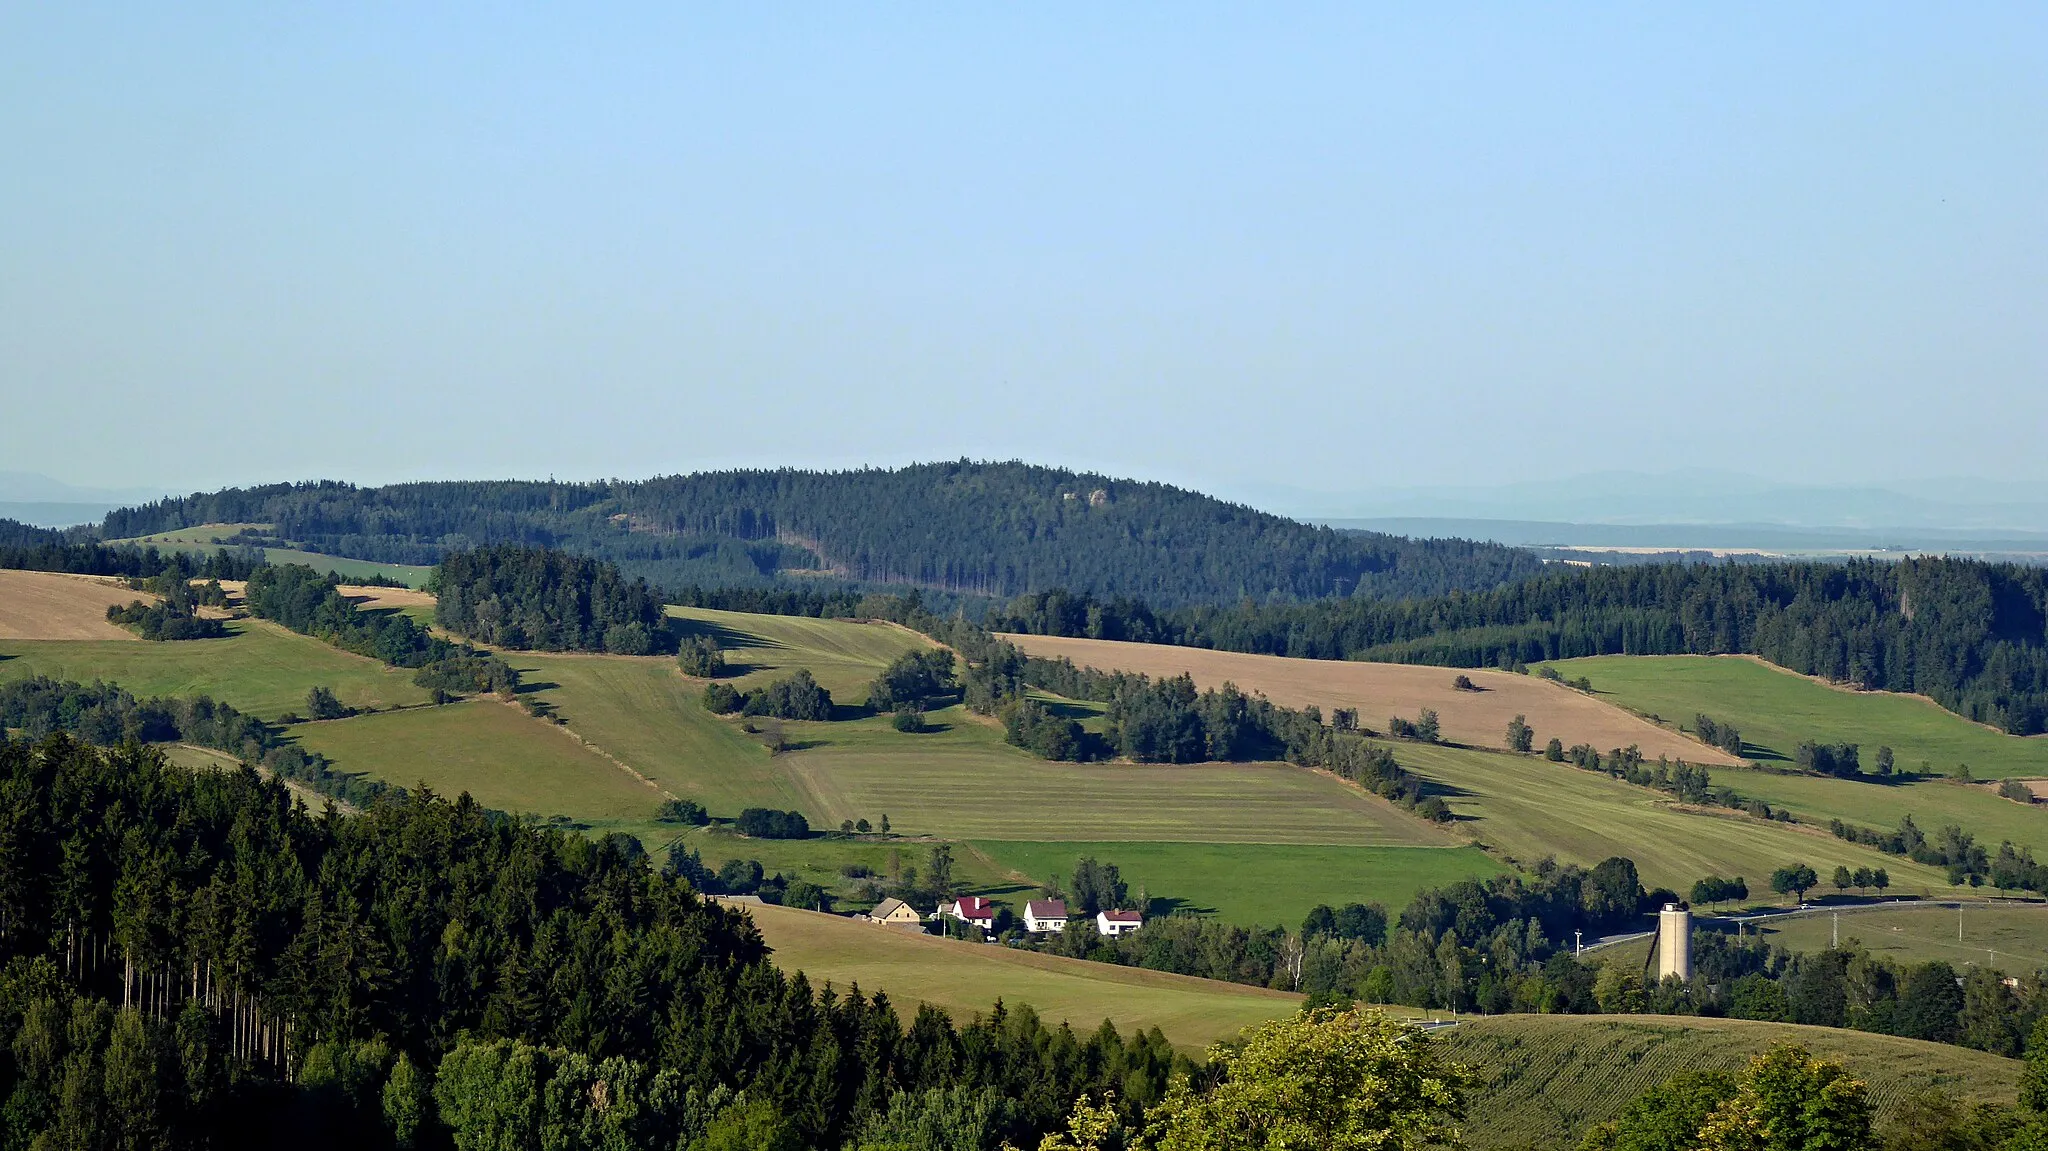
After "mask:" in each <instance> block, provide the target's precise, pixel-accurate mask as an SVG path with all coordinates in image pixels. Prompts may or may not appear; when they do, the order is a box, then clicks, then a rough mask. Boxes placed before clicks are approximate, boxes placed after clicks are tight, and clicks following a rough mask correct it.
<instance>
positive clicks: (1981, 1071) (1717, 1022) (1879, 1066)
mask: <svg viewBox="0 0 2048 1151" xmlns="http://www.w3.org/2000/svg"><path fill="white" fill-rule="evenodd" d="M1437 1040H1438V1042H1440V1043H1442V1044H1443V1045H1444V1049H1445V1053H1446V1054H1448V1055H1449V1056H1450V1057H1451V1058H1453V1059H1455V1060H1457V1061H1459V1062H1461V1063H1464V1064H1466V1065H1467V1066H1469V1067H1471V1068H1472V1069H1473V1070H1474V1071H1475V1072H1477V1073H1478V1075H1479V1078H1480V1080H1481V1084H1482V1085H1481V1086H1480V1088H1479V1090H1477V1091H1476V1092H1474V1094H1473V1099H1472V1102H1471V1106H1470V1108H1469V1115H1468V1120H1467V1123H1466V1127H1465V1133H1466V1139H1467V1142H1468V1143H1469V1144H1470V1145H1471V1146H1472V1147H1473V1148H1475V1149H1479V1151H1486V1149H1491V1148H1500V1149H1502V1151H1506V1149H1507V1148H1517V1147H1559V1148H1568V1147H1574V1146H1576V1145H1577V1144H1578V1141H1579V1139H1580V1138H1581V1137H1582V1136H1583V1135H1584V1133H1585V1131H1586V1129H1587V1128H1589V1127H1592V1126H1593V1125H1595V1124H1597V1123H1603V1122H1605V1121H1607V1120H1608V1119H1612V1118H1613V1117H1614V1116H1615V1115H1616V1114H1618V1113H1620V1111H1621V1109H1622V1108H1623V1107H1626V1106H1627V1105H1628V1104H1629V1102H1630V1101H1631V1100H1633V1099H1635V1097H1636V1096H1638V1095H1640V1094H1642V1093H1643V1092H1644V1091H1647V1090H1648V1089H1650V1088H1652V1087H1655V1086H1656V1085H1657V1084H1659V1083H1662V1082H1664V1081H1665V1080H1666V1079H1669V1078H1671V1077H1672V1076H1674V1075H1677V1074H1679V1073H1680V1072H1685V1071H1699V1070H1705V1069H1710V1068H1717V1069H1721V1070H1727V1071H1738V1070H1740V1069H1741V1068H1742V1066H1743V1064H1745V1063H1746V1062H1748V1060H1750V1059H1751V1058H1753V1057H1755V1056H1757V1055H1761V1054H1763V1053H1764V1052H1765V1051H1766V1050H1768V1049H1769V1048H1770V1047H1771V1046H1772V1045H1773V1044H1776V1043H1781V1042H1792V1043H1799V1044H1802V1045H1804V1046H1806V1047H1807V1048H1808V1049H1810V1050H1812V1051H1813V1052H1814V1053H1815V1054H1817V1055H1823V1056H1826V1057H1828V1058H1831V1059H1838V1060H1841V1061H1842V1063H1843V1064H1844V1065H1845V1066H1847V1067H1848V1069H1849V1071H1850V1072H1851V1073H1852V1074H1854V1075H1855V1076H1856V1077H1858V1078H1860V1079H1862V1080H1863V1081H1864V1082H1865V1083H1867V1084H1868V1085H1869V1095H1870V1099H1871V1102H1872V1103H1874V1104H1876V1105H1877V1112H1878V1122H1879V1124H1880V1125H1882V1124H1884V1123H1886V1122H1887V1121H1889V1120H1890V1119H1891V1117H1892V1116H1893V1115H1894V1114H1896V1112H1897V1109H1898V1107H1899V1105H1900V1104H1901V1103H1903V1102H1904V1101H1905V1100H1906V1099H1908V1098H1910V1097H1911V1096H1912V1095H1914V1094H1915V1093H1917V1092H1920V1091H1925V1090H1927V1089H1929V1088H1938V1089H1940V1090H1942V1091H1944V1092H1946V1093H1950V1094H1955V1095H1959V1096H1961V1097H1962V1098H1963V1099H1964V1100H1966V1101H1983V1102H1994V1103H2006V1104H2010V1103H2011V1102H2012V1101H2013V1099H2014V1097H2015V1095H2016V1094H2017V1092H2018V1087H2019V1072H2020V1063H2019V1062H2018V1061H2017V1060H2012V1059H2003V1058H2000V1057H1999V1056H1996V1055H1987V1054H1985V1053H1984V1052H1982V1051H1970V1050H1966V1049H1964V1048H1961V1047H1950V1046H1947V1045H1945V1044H1940V1043H1925V1042H1922V1041H1920V1040H1918V1039H1899V1038H1896V1037H1893V1036H1889V1035H1869V1034H1865V1033H1864V1032H1861V1031H1842V1030H1836V1029H1834V1028H1827V1027H1800V1026H1797V1025H1794V1024H1790V1023H1754V1022H1750V1021H1747V1020H1741V1019H1700V1018H1688V1019H1683V1020H1679V1019H1672V1018H1668V1017H1660V1016H1654V1015H1624V1016H1614V1015H1502V1016H1495V1017H1493V1018H1490V1019H1468V1020H1466V1021H1465V1022H1462V1023H1460V1024H1458V1025H1457V1026H1456V1027H1452V1028H1449V1029H1447V1030H1445V1031H1442V1032H1439V1033H1438V1035H1437Z"/></svg>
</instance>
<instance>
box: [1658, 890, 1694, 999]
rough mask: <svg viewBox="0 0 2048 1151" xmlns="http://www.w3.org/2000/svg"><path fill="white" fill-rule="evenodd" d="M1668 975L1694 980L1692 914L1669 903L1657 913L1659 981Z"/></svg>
mask: <svg viewBox="0 0 2048 1151" xmlns="http://www.w3.org/2000/svg"><path fill="white" fill-rule="evenodd" d="M1667 975H1676V976H1678V977H1679V978H1680V979H1684V980H1688V981H1689V980H1691V979H1692V912H1690V911H1687V910H1686V909H1685V908H1683V907H1680V906H1679V905H1677V904H1676V903H1667V904H1665V905H1664V910H1662V911H1660V912H1658V913H1657V980H1658V982H1660V983H1661V982H1663V980H1664V977H1665V976H1667Z"/></svg>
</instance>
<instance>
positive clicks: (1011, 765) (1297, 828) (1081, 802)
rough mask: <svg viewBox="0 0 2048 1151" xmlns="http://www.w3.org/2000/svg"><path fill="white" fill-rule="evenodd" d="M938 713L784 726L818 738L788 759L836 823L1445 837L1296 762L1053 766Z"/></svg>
mask: <svg viewBox="0 0 2048 1151" xmlns="http://www.w3.org/2000/svg"><path fill="white" fill-rule="evenodd" d="M933 718H934V719H935V720H936V721H937V722H938V723H939V724H941V725H943V726H944V728H945V730H943V731H937V732H932V733H930V734H926V735H920V736H911V737H906V736H903V735H901V734H899V733H897V732H895V731H894V730H892V729H890V727H889V725H888V721H887V720H885V719H882V718H879V717H878V718H874V719H866V720H859V721H856V722H851V723H833V724H804V723H791V724H788V725H786V727H787V730H788V732H789V734H790V736H791V737H792V738H793V739H797V740H801V741H804V742H805V743H807V744H810V745H811V746H808V747H806V748H805V749H803V750H800V751H792V752H788V753H786V754H785V755H783V756H782V757H781V758H782V760H783V761H785V762H786V764H787V767H788V770H789V771H791V772H792V773H793V774H794V775H795V777H796V778H797V780H798V781H799V783H800V784H801V785H802V786H803V787H804V788H805V789H806V790H807V791H808V792H809V793H810V795H811V796H812V797H813V798H812V802H811V803H810V804H809V805H808V806H807V807H806V808H805V810H806V811H813V812H818V813H822V814H823V815H824V817H825V818H826V819H827V820H829V821H831V822H835V823H836V822H837V821H838V820H840V819H849V818H856V817H863V816H864V817H866V818H868V819H871V820H873V819H877V818H879V816H880V815H881V814H882V813H884V812H886V813H887V814H888V815H889V818H890V819H891V821H892V822H893V823H894V826H895V827H896V830H898V831H899V832H913V833H931V834H939V835H950V836H957V837H961V838H968V839H1020V840H1027V841H1039V840H1066V839H1073V840H1105V839H1139V840H1167V841H1189V842H1204V843H1335V844H1352V845H1360V846H1366V845H1371V846H1384V845H1390V844H1400V845H1412V846H1422V845H1429V844H1435V843H1441V842H1443V839H1442V837H1441V836H1440V835H1439V834H1438V833H1437V832H1435V831H1433V830H1432V829H1431V828H1429V827H1428V826H1427V825H1426V824H1424V823H1422V822H1421V821H1419V820H1417V819H1415V818H1414V817H1412V816H1410V815H1408V814H1406V813H1405V812H1402V811H1399V810H1398V809H1396V808H1394V807H1392V806H1390V805H1388V804H1386V803H1383V802H1381V801H1380V800H1377V799H1374V798H1371V797H1368V796H1365V795H1363V794H1361V793H1359V792H1358V791H1357V790H1356V789H1354V788H1351V787H1349V786H1347V785H1346V784H1344V783H1342V782H1340V781H1338V780H1337V779H1335V778H1333V777H1331V776H1327V775H1322V774H1318V773H1315V772H1311V771H1307V770H1304V769H1301V768H1297V767H1291V766H1287V765H1284V764H1224V763H1212V764H1196V765H1187V766H1172V765H1145V764H1077V763H1052V762H1048V761H1046V760H1042V759H1039V758H1037V757H1036V756H1033V755H1030V754H1028V753H1026V752H1023V751H1020V750H1018V749H1016V748H1013V747H1010V746H1009V745H1007V744H1005V743H1004V742H1003V739H1002V733H1001V732H1000V731H998V730H996V729H995V728H994V727H992V726H991V725H989V724H987V723H985V722H981V721H978V720H976V719H975V718H974V717H972V716H969V715H967V714H966V713H965V712H964V711H962V710H961V709H959V708H948V709H945V710H944V711H941V712H938V713H935V715H934V717H933ZM813 818H816V816H814V817H813Z"/></svg>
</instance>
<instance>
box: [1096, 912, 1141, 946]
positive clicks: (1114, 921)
mask: <svg viewBox="0 0 2048 1151" xmlns="http://www.w3.org/2000/svg"><path fill="white" fill-rule="evenodd" d="M1143 926H1145V916H1144V914H1143V913H1142V912H1137V911H1098V912H1096V913H1095V930H1096V931H1098V932H1100V933H1102V934H1103V935H1107V936H1109V937H1110V938H1111V939H1115V938H1116V937H1117V936H1119V935H1123V934H1126V933H1128V932H1132V931H1136V930H1137V929H1139V928H1140V927H1143Z"/></svg>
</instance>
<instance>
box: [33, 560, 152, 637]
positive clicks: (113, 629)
mask: <svg viewBox="0 0 2048 1151" xmlns="http://www.w3.org/2000/svg"><path fill="white" fill-rule="evenodd" d="M136 600H148V601H151V602H155V600H156V597H155V596H153V595H148V594H146V593H144V592H138V591H130V590H129V589H127V588H125V587H122V586H121V584H120V583H119V582H118V581H116V580H112V579H105V578H102V577H99V576H83V575H65V574H61V573H58V572H31V571H12V570H7V571H0V639H38V640H126V641H136V640H140V638H141V637H140V636H137V635H136V634H135V633H134V632H132V631H129V630H128V629H127V628H125V627H117V626H115V625H114V624H111V623H108V622H107V609H108V608H110V607H123V606H126V605H127V604H131V603H134V602H135V601H136Z"/></svg>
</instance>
